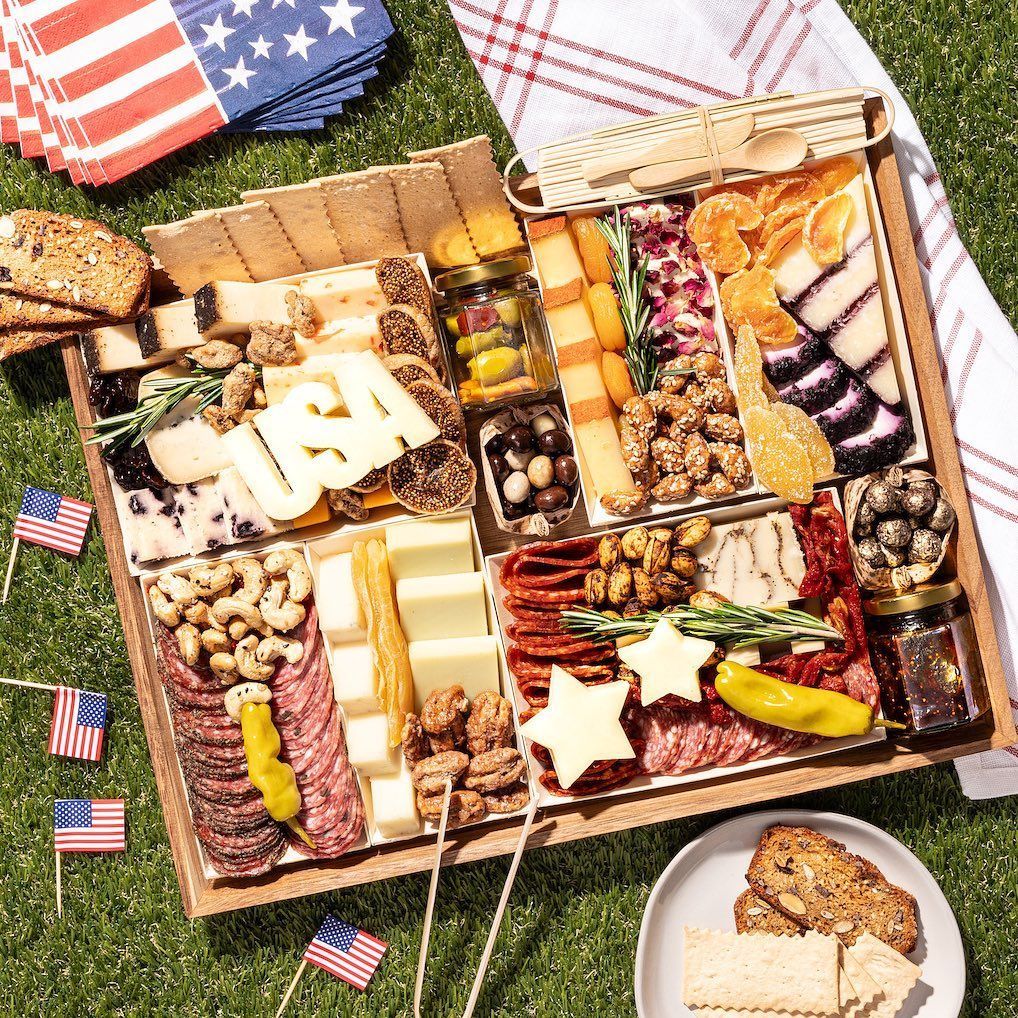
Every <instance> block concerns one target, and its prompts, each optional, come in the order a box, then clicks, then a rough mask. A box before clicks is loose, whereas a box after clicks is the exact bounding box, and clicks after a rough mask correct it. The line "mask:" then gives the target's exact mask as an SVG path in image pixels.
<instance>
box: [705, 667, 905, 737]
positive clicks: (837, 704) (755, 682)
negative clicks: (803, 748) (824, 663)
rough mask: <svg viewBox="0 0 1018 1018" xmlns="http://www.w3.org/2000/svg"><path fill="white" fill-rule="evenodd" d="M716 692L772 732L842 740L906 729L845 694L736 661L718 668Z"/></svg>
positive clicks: (741, 712)
mask: <svg viewBox="0 0 1018 1018" xmlns="http://www.w3.org/2000/svg"><path fill="white" fill-rule="evenodd" d="M714 688H715V689H716V690H717V691H718V696H720V697H721V699H722V700H724V701H725V703H726V704H728V706H729V707H731V708H732V710H734V711H738V712H739V713H740V714H745V716H746V717H748V718H752V719H753V720H754V721H761V722H763V723H764V724H766V725H774V727H775V728H785V729H788V730H789V731H792V732H805V733H807V734H809V735H822V736H824V737H825V738H828V739H840V738H843V737H844V736H846V735H868V734H869V733H870V732H872V731H873V729H874V728H904V727H905V726H904V725H899V724H897V723H895V722H893V721H884V720H883V719H881V718H878V717H875V716H874V714H873V709H872V708H871V707H869V706H868V705H867V704H865V703H860V702H859V701H858V700H853V699H852V697H850V696H845V694H844V693H835V692H834V691H833V690H830V689H813V688H812V687H810V686H797V685H795V683H793V682H784V681H782V680H781V679H776V678H774V677H773V676H771V675H764V674H763V672H758V671H754V670H753V669H752V668H747V667H746V666H745V665H740V664H737V663H736V662H734V661H722V662H721V664H719V665H718V669H717V678H716V680H715V682H714Z"/></svg>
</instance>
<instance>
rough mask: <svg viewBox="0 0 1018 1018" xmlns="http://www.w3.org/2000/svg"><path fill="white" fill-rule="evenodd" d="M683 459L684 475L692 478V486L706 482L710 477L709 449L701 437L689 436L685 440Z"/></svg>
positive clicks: (697, 435)
mask: <svg viewBox="0 0 1018 1018" xmlns="http://www.w3.org/2000/svg"><path fill="white" fill-rule="evenodd" d="M683 458H684V461H685V464H686V473H687V474H689V476H690V477H691V478H692V480H693V483H694V484H696V483H699V482H701V481H706V480H707V478H708V477H709V476H710V448H709V447H708V445H707V440H706V439H705V438H704V437H703V435H700V434H695V435H689V436H688V437H687V438H686V447H685V450H684V451H683Z"/></svg>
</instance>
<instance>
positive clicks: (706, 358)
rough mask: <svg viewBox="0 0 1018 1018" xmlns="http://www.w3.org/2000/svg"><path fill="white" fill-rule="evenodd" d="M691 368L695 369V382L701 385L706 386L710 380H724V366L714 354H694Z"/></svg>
mask: <svg viewBox="0 0 1018 1018" xmlns="http://www.w3.org/2000/svg"><path fill="white" fill-rule="evenodd" d="M692 367H694V368H695V369H696V380H697V381H698V382H699V383H700V384H701V385H706V384H707V382H709V381H710V380H711V379H712V378H720V379H722V380H724V377H725V365H724V363H723V362H722V360H721V358H720V357H718V355H717V354H716V353H698V354H696V356H695V357H694V358H693V364H692Z"/></svg>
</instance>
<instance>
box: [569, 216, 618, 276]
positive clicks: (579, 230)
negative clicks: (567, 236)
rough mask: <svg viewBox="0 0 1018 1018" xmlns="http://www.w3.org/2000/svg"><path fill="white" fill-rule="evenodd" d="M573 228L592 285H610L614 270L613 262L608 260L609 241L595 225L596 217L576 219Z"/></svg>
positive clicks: (584, 267)
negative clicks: (612, 268) (612, 267)
mask: <svg viewBox="0 0 1018 1018" xmlns="http://www.w3.org/2000/svg"><path fill="white" fill-rule="evenodd" d="M572 227H573V236H574V237H575V238H576V245H577V247H579V249H580V257H581V258H582V259H583V269H584V271H585V272H586V273H587V278H588V279H589V280H590V281H591V282H592V283H610V282H611V280H612V270H611V262H610V261H609V260H608V241H607V240H605V238H604V234H603V233H601V231H600V230H599V229H598V228H597V227H596V226H595V225H594V217H593V216H582V217H580V218H577V219H574V220H573V221H572Z"/></svg>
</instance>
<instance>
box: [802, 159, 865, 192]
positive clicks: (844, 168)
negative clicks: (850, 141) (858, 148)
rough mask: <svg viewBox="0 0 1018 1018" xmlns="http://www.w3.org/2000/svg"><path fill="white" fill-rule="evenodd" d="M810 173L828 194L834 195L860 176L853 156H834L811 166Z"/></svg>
mask: <svg viewBox="0 0 1018 1018" xmlns="http://www.w3.org/2000/svg"><path fill="white" fill-rule="evenodd" d="M809 172H810V173H812V174H813V176H815V177H817V178H818V179H819V180H820V183H821V184H823V186H824V190H825V191H826V192H827V193H828V194H834V192H835V191H840V190H841V189H842V188H843V187H844V186H845V185H846V184H847V183H848V182H849V181H850V180H851V179H852V178H853V177H855V176H857V175H858V173H859V166H858V164H857V163H856V161H855V160H854V159H853V158H852V157H851V156H834V157H832V158H831V159H825V160H824V161H823V162H822V163H817V164H816V165H815V166H811V167H810V168H809Z"/></svg>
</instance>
